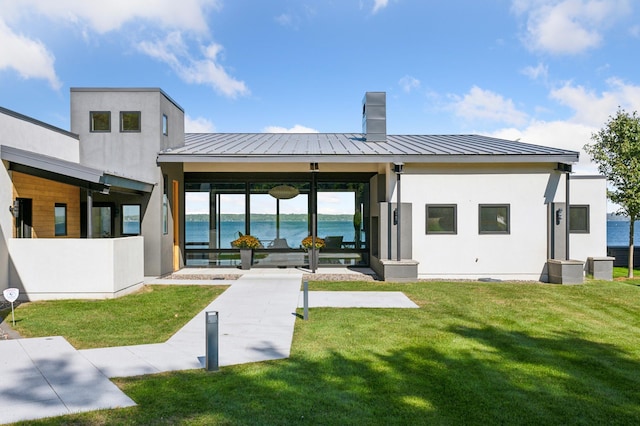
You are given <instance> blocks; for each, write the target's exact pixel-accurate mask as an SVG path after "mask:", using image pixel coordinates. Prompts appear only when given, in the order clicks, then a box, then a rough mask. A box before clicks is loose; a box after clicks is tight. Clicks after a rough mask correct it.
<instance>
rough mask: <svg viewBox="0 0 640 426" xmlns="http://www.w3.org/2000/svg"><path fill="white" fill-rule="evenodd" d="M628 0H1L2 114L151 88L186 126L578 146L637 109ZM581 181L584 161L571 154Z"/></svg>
mask: <svg viewBox="0 0 640 426" xmlns="http://www.w3.org/2000/svg"><path fill="white" fill-rule="evenodd" d="M639 51H640V2H638V1H636V0H482V1H478V0H447V1H434V0H431V1H425V0H272V1H259V0H234V1H230V0H180V1H175V0H109V1H103V2H93V1H86V0H56V1H51V0H0V106H2V107H5V108H8V109H11V110H14V111H16V112H19V113H21V114H25V115H28V116H31V117H33V118H36V119H38V120H41V121H44V122H46V123H49V124H52V125H54V126H58V127H61V128H63V129H69V127H70V126H69V89H70V88H71V87H160V88H162V89H163V90H164V91H165V92H166V93H167V94H168V95H169V96H171V97H172V98H173V99H174V100H175V101H176V102H177V103H178V104H179V105H180V106H181V107H182V108H184V110H185V113H186V123H185V125H186V130H187V131H188V132H274V131H275V132H289V131H291V132H329V133H331V132H360V131H361V128H362V124H361V111H362V106H361V105H362V98H363V96H364V93H365V92H366V91H385V92H386V93H387V132H388V133H389V134H460V133H462V134H469V133H473V134H483V135H489V136H495V137H501V138H505V139H511V140H520V141H522V142H527V143H533V144H539V145H548V146H554V147H558V148H565V149H572V150H576V151H580V150H581V149H582V147H583V146H584V145H585V144H587V143H590V142H591V140H590V137H591V135H592V133H593V132H595V131H597V130H598V129H600V128H602V127H603V126H604V124H605V123H606V121H607V119H608V118H609V116H611V115H614V114H615V112H616V111H617V109H618V108H623V109H625V110H627V111H635V110H640V73H638V69H637V64H638V63H639V60H638V59H637V55H638V52H639ZM574 170H576V171H577V172H578V173H594V172H595V171H596V168H595V166H594V165H592V164H591V163H590V162H589V158H588V156H587V155H586V154H585V153H584V152H582V154H581V161H580V163H579V164H578V165H577V166H576V167H574Z"/></svg>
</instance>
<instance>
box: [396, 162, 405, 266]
mask: <svg viewBox="0 0 640 426" xmlns="http://www.w3.org/2000/svg"><path fill="white" fill-rule="evenodd" d="M403 166H404V164H403V163H395V164H394V167H393V169H394V172H396V177H397V189H398V196H397V197H396V198H397V199H396V202H397V208H396V215H397V218H396V220H397V228H396V231H397V233H396V254H397V260H398V262H400V260H402V232H401V223H402V220H401V219H400V218H401V217H402V195H401V194H402V192H401V185H400V175H401V174H402V168H403Z"/></svg>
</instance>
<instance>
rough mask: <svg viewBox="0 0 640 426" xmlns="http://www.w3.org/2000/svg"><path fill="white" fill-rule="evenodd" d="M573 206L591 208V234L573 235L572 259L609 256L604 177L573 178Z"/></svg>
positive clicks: (570, 192)
mask: <svg viewBox="0 0 640 426" xmlns="http://www.w3.org/2000/svg"><path fill="white" fill-rule="evenodd" d="M569 182H570V184H571V187H570V190H569V196H570V197H571V204H574V205H575V204H582V205H585V204H586V205H588V206H589V233H588V234H575V233H572V234H571V239H570V247H569V252H570V253H569V254H570V257H571V259H576V260H582V261H586V260H587V258H588V257H604V256H606V255H607V181H606V179H605V178H604V176H571V178H570V180H569Z"/></svg>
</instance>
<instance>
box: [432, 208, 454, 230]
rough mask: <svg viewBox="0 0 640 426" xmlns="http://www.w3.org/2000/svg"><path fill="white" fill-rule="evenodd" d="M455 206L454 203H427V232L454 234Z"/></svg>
mask: <svg viewBox="0 0 640 426" xmlns="http://www.w3.org/2000/svg"><path fill="white" fill-rule="evenodd" d="M456 210H457V207H456V205H455V204H430V205H429V204H428V205H427V212H426V213H427V216H426V217H427V225H426V230H427V231H426V233H427V234H456V233H457V232H458V229H457V218H456V216H457V212H456Z"/></svg>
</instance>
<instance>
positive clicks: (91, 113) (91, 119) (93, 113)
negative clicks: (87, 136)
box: [89, 111, 111, 133]
mask: <svg viewBox="0 0 640 426" xmlns="http://www.w3.org/2000/svg"><path fill="white" fill-rule="evenodd" d="M98 114H105V115H106V116H107V128H106V129H96V125H95V123H96V121H95V119H94V116H96V115H98ZM89 132H90V133H110V132H111V111H89Z"/></svg>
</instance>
